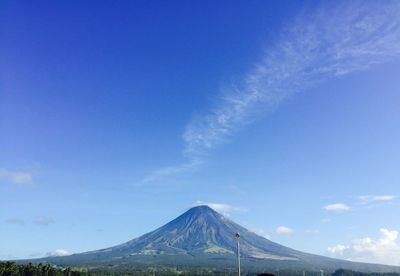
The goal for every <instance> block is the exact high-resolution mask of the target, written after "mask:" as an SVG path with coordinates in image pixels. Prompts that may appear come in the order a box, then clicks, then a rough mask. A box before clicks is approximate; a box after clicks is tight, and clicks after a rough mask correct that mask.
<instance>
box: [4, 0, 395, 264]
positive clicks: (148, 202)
mask: <svg viewBox="0 0 400 276" xmlns="http://www.w3.org/2000/svg"><path fill="white" fill-rule="evenodd" d="M0 33H1V43H0V55H1V58H0V195H1V200H0V259H10V258H30V257H40V256H44V255H46V254H66V252H69V253H76V252H83V251H87V250H93V249H99V248H104V247H107V246H111V245H115V244H118V243H121V242H125V241H127V240H129V239H132V238H134V237H137V236H139V235H141V234H144V233H146V232H148V231H150V230H153V229H155V228H156V227H158V226H161V225H162V224H164V223H166V222H168V221H169V220H171V219H173V218H174V217H175V216H177V215H179V214H180V213H181V212H183V211H185V210H186V209H187V208H189V207H191V206H193V205H196V204H203V203H206V204H209V205H210V206H212V207H214V208H215V209H217V210H218V211H220V212H222V213H224V214H227V215H229V216H230V218H231V219H233V220H235V221H236V222H238V223H240V224H242V225H243V226H245V227H248V228H249V229H251V230H253V231H255V232H257V233H259V234H261V235H264V236H266V237H269V238H270V239H271V240H273V241H276V242H279V243H282V244H284V245H286V246H290V247H293V248H296V249H299V250H303V251H307V252H312V253H317V254H323V255H327V256H335V257H340V258H345V259H351V260H361V261H375V262H381V263H391V264H398V265H400V261H399V260H398V258H396V255H398V254H400V241H399V240H400V238H397V235H398V231H400V220H399V216H398V214H399V213H400V199H399V198H397V196H398V195H400V145H399V141H400V108H399V106H400V93H399V92H400V91H399V87H400V78H399V75H400V61H399V58H398V57H399V56H400V5H399V2H395V1H393V2H391V1H375V2H368V1H363V2H349V1H345V2H338V1H323V2H317V1H303V2H301V1H255V0H252V1H169V2H165V1H119V2H115V1H62V2H61V1H56V2H54V1H35V3H33V2H32V1H1V3H0ZM199 202H200V203H199ZM366 237H369V238H370V239H369V240H367V239H363V238H366ZM357 246H358V247H357ZM355 247H357V248H362V250H361V251H362V252H361V253H360V252H359V251H357V250H355Z"/></svg>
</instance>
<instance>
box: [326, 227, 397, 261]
mask: <svg viewBox="0 0 400 276" xmlns="http://www.w3.org/2000/svg"><path fill="white" fill-rule="evenodd" d="M379 232H380V237H379V238H378V239H373V238H370V237H366V238H362V239H358V240H353V241H351V243H350V244H348V245H343V244H338V245H335V246H332V247H328V253H329V254H330V255H331V256H333V257H337V258H343V259H346V260H351V261H359V262H371V263H382V264H388V265H400V259H399V257H398V256H400V242H399V239H398V235H399V232H398V231H395V230H388V229H385V228H381V229H380V230H379Z"/></svg>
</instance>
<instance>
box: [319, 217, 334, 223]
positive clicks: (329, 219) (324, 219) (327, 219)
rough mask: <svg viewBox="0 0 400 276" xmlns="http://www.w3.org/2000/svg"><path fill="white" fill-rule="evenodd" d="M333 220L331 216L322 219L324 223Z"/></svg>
mask: <svg viewBox="0 0 400 276" xmlns="http://www.w3.org/2000/svg"><path fill="white" fill-rule="evenodd" d="M331 221H332V219H331V218H323V219H321V222H322V223H329V222H331Z"/></svg>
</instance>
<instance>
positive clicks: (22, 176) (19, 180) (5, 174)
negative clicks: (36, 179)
mask: <svg viewBox="0 0 400 276" xmlns="http://www.w3.org/2000/svg"><path fill="white" fill-rule="evenodd" d="M2 179H3V180H6V181H9V182H12V183H14V184H30V183H32V180H33V176H32V173H30V172H21V171H10V170H6V169H4V168H3V169H2V168H0V180H2Z"/></svg>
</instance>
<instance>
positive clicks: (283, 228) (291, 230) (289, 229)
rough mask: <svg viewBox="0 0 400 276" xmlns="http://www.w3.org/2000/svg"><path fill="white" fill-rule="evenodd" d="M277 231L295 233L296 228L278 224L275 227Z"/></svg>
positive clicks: (282, 233)
mask: <svg viewBox="0 0 400 276" xmlns="http://www.w3.org/2000/svg"><path fill="white" fill-rule="evenodd" d="M275 232H276V233H277V234H281V235H292V234H293V233H294V230H293V229H292V228H290V227H287V226H278V227H277V228H276V229H275Z"/></svg>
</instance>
